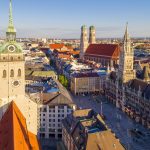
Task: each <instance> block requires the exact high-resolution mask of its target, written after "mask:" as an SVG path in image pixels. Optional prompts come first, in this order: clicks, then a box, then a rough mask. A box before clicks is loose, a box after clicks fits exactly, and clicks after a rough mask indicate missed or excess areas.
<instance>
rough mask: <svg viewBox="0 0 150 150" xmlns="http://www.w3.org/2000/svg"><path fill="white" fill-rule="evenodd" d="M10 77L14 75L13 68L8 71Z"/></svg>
mask: <svg viewBox="0 0 150 150" xmlns="http://www.w3.org/2000/svg"><path fill="white" fill-rule="evenodd" d="M10 77H14V70H13V69H11V71H10Z"/></svg>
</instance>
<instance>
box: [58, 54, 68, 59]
mask: <svg viewBox="0 0 150 150" xmlns="http://www.w3.org/2000/svg"><path fill="white" fill-rule="evenodd" d="M58 58H65V59H70V58H71V55H68V54H58Z"/></svg>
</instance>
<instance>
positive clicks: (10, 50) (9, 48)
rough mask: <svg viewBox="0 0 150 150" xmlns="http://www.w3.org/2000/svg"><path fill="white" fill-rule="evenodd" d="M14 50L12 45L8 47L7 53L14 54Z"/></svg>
mask: <svg viewBox="0 0 150 150" xmlns="http://www.w3.org/2000/svg"><path fill="white" fill-rule="evenodd" d="M15 50H16V47H15V46H14V45H9V46H8V51H9V52H14V51H15Z"/></svg>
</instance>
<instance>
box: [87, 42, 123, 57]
mask: <svg viewBox="0 0 150 150" xmlns="http://www.w3.org/2000/svg"><path fill="white" fill-rule="evenodd" d="M119 54H120V47H119V45H118V44H90V45H89V47H88V48H87V50H86V53H85V55H96V56H105V57H113V58H118V57H119Z"/></svg>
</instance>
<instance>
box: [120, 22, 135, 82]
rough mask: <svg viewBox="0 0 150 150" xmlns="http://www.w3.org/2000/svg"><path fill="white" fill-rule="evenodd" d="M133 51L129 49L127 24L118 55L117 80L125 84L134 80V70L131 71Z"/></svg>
mask: <svg viewBox="0 0 150 150" xmlns="http://www.w3.org/2000/svg"><path fill="white" fill-rule="evenodd" d="M133 59H134V51H133V48H132V47H131V39H130V36H129V33H128V24H127V26H126V31H125V35H124V39H123V45H122V48H121V53H120V60H119V69H118V80H119V81H120V82H122V83H126V82H128V81H130V80H132V79H134V78H135V70H134V69H133Z"/></svg>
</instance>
